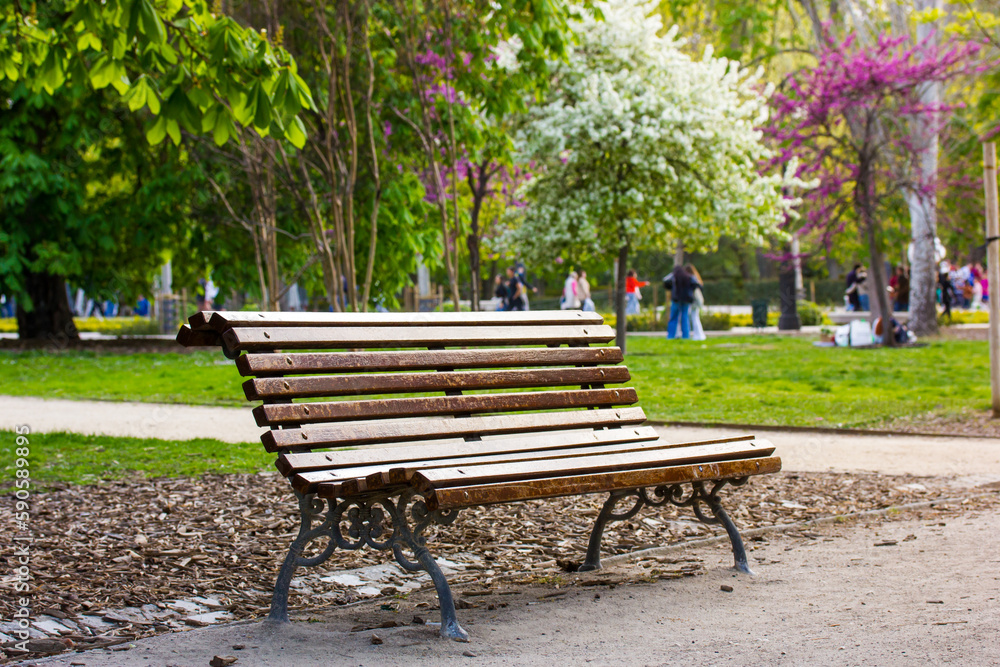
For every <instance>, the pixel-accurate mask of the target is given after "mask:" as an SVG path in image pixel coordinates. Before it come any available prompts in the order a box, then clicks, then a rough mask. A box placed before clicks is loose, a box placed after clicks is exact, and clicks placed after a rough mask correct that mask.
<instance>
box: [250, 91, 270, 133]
mask: <svg viewBox="0 0 1000 667" xmlns="http://www.w3.org/2000/svg"><path fill="white" fill-rule="evenodd" d="M270 124H271V100H270V98H269V97H268V96H267V93H265V92H264V88H263V86H260V85H258V86H257V111H256V112H255V113H254V115H253V125H254V127H255V128H257V129H258V130H259V129H261V128H265V127H267V126H268V125H270Z"/></svg>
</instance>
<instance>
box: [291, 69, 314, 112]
mask: <svg viewBox="0 0 1000 667" xmlns="http://www.w3.org/2000/svg"><path fill="white" fill-rule="evenodd" d="M292 82H294V84H295V91H296V92H297V93H298V96H299V102H300V103H301V104H302V106H303V107H305V108H306V109H309V110H311V111H316V103H315V102H313V98H312V95H311V94H310V93H309V86H308V85H307V84H306V82H305V81H303V80H302V77H300V76H299V75H298V74H296V73H295V72H292V78H291V81H289V90H290V89H291V87H292Z"/></svg>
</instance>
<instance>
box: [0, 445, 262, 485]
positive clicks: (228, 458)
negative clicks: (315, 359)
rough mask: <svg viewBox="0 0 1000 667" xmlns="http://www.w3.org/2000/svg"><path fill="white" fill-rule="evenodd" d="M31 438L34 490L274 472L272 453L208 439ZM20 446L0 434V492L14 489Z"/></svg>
mask: <svg viewBox="0 0 1000 667" xmlns="http://www.w3.org/2000/svg"><path fill="white" fill-rule="evenodd" d="M27 438H28V449H29V454H28V457H27V459H28V471H29V473H30V477H29V479H30V480H31V485H32V488H35V489H39V488H41V489H44V488H47V487H50V486H51V485H52V484H53V483H56V482H60V483H70V484H87V483H93V482H96V481H99V480H111V479H121V478H123V477H126V476H129V475H132V474H135V473H136V472H141V474H143V475H144V476H146V477H164V476H170V477H185V476H193V475H200V474H202V473H205V472H223V473H233V472H256V471H260V470H274V458H275V457H274V454H268V453H267V452H265V451H264V448H263V447H262V446H261V444H260V443H259V442H257V443H241V444H231V443H228V442H221V441H219V440H212V439H208V438H199V439H197V440H185V441H181V442H174V441H168V440H154V439H147V438H117V437H110V436H102V435H80V434H78V433H31V434H29V435H28V436H27ZM16 442H17V435H16V434H15V433H14V432H13V431H6V430H0V452H3V457H4V458H3V466H2V467H3V472H2V474H0V492H2V491H4V490H8V489H10V488H11V487H12V486H13V485H14V479H15V466H16V459H17V457H16V456H15V453H16V448H17V445H16Z"/></svg>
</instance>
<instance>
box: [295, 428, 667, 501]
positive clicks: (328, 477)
mask: <svg viewBox="0 0 1000 667" xmlns="http://www.w3.org/2000/svg"><path fill="white" fill-rule="evenodd" d="M676 446H677V445H670V444H669V443H665V442H663V441H662V440H655V439H654V440H637V441H627V442H619V443H615V444H601V445H595V444H591V443H587V444H586V445H585V446H583V447H564V448H559V449H542V450H531V451H525V450H518V451H513V452H508V453H505V454H492V455H490V456H489V457H482V456H476V455H472V456H462V457H456V458H450V459H439V460H436V461H418V462H408V463H407V465H411V464H412V465H413V466H414V467H415V468H416V469H421V470H422V469H426V468H444V467H451V466H456V465H477V464H479V463H482V462H483V461H484V460H486V461H488V462H490V463H511V462H517V461H544V460H548V459H563V458H572V457H580V456H593V455H597V454H612V453H627V452H636V451H640V450H647V449H656V450H657V451H663V450H666V449H670V448H671V447H676ZM406 470H411V468H409V467H408V468H405V469H404V468H389V467H387V466H386V465H385V464H378V465H368V466H356V467H353V468H340V469H337V470H320V471H316V472H307V473H300V474H298V475H296V476H295V480H294V481H293V486H295V488H299V489H300V490H301V487H302V486H304V487H306V488H316V487H317V485H319V484H326V483H333V484H341V485H342V486H341V487H340V489H338V492H339V493H338V495H343V494H345V493H346V494H349V495H354V494H356V493H357V492H358V491H357V490H352V488H351V484H352V483H359V482H360V481H361V480H364V482H365V487H364V488H365V490H367V491H371V490H376V489H381V488H385V487H388V486H402V485H406V484H408V483H409V479H408V478H407V475H406V474H405V471H406ZM411 476H412V475H411ZM296 483H297V484H298V485H300V486H296ZM345 483H346V484H345ZM327 492H328V493H329V492H330V491H329V490H328V491H327Z"/></svg>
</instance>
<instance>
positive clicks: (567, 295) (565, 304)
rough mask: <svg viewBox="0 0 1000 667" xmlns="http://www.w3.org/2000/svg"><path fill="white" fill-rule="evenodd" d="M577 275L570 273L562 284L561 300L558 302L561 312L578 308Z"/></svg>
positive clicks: (578, 288) (578, 287)
mask: <svg viewBox="0 0 1000 667" xmlns="http://www.w3.org/2000/svg"><path fill="white" fill-rule="evenodd" d="M578 278H579V275H578V274H577V272H576V271H570V272H569V275H568V276H566V282H564V283H563V294H562V299H560V300H559V308H560V309H561V310H578V309H579V308H580V286H579V285H578V284H577V279H578Z"/></svg>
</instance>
